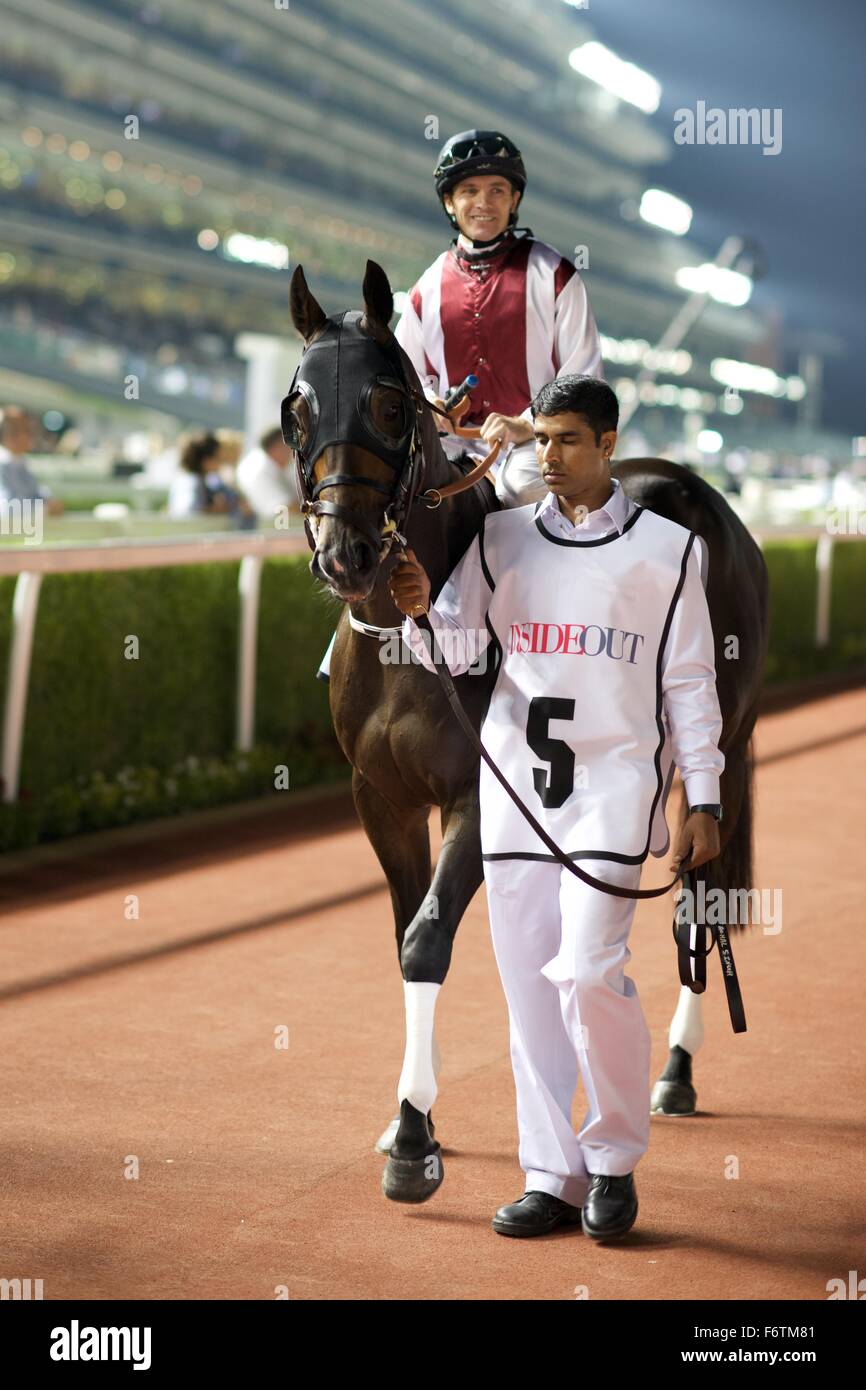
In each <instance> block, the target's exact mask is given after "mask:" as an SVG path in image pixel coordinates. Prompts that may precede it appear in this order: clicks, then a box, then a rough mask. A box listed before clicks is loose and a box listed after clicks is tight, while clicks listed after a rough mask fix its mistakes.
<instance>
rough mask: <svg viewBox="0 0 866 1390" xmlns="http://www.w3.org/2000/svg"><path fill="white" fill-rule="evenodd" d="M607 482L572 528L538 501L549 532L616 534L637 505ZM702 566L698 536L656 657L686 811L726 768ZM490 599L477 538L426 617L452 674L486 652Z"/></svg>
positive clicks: (421, 646)
mask: <svg viewBox="0 0 866 1390" xmlns="http://www.w3.org/2000/svg"><path fill="white" fill-rule="evenodd" d="M611 482H612V491H611V495H610V497H609V498H608V500H607V502H606V503H605V504H604V506H602V507H599V508H598V509H597V510H595V511H592V512H590V513H589V515H588V516H587V517H586V519H585V521H583V522H580V523H578V524H577V525H575V524H573V523H572V522H570V521H569V520H568V518H567V517H566V516H565V515H564V513H563V512H562V511H561V509H560V506H559V500H558V498H557V497H556V494H555V493H552V492H548V493H547V495H546V497H545V498H544V500H543V501H542V502H541V504H540V507H539V512H538V515H539V516H540V517H541V519H542V520H543V521H544V523H545V525H547V526H548V528H549V529H550V530H554V529H557V530H559V531H560V532H561V534H562V535H563V537H564V538H566V539H572V538H575V539H580V540H589V539H596V538H598V537H600V536H605V535H609V534H611V532H612V531H614V530H616V531H618V532H620V533H622V530H623V527H624V526H625V523H626V522H627V521H628V519H629V517H630V516H631V515H632V513H633V512H634V507H635V504H634V502H632V501H631V499H630V498H629V497H627V496H626V494H625V493H624V492H623V489H622V485H621V483H620V482H619V480H618V479H616V478H613V479H611ZM587 553H589V554H591V551H590V552H587ZM581 554H582V552H581V551H580V550H576V551H575V563H576V565H579V564H580V560H581ZM702 561H703V556H702V542H701V540H700V537H696V538H695V541H694V545H693V547H692V553H691V555H690V556H689V560H688V564H687V567H686V578H685V583H684V585H683V588H682V592H681V593H680V597H679V600H678V602H677V605H676V608H675V610H674V615H673V621H672V623H671V628H670V632H669V634H668V639H667V642H666V644H665V650H664V655H663V658H662V691H663V701H664V715H665V720H666V723H667V726H668V730H669V737H670V751H671V753H672V756H673V759H674V761H675V762H676V765H677V767H678V768H679V770H680V775H681V776H682V779H683V783H684V786H685V790H686V796H687V799H688V802H689V805H691V806H695V805H700V804H702V803H717V802H719V801H720V800H721V795H720V790H719V785H720V783H719V779H720V776H721V773H722V771H723V769H724V764H725V760H724V755H723V754H722V753H720V751H719V748H718V739H719V736H720V734H721V729H722V719H721V712H720V709H719V701H718V694H717V691H716V679H715V652H714V644H713V633H712V627H711V625H710V622H709V616H708V610H707V601H706V595H705V593H704V587H703V583H702V580H701V568H702ZM491 596H492V591H491V588H490V585H489V584H488V581H487V578H486V577H485V574H484V571H483V568H482V563H481V551H480V546H479V538H478V537H477V536H476V537H475V539H474V540H473V541H472V543H471V545H470V546H469V548H468V550H467V551H466V553H465V554H464V556H463V557H462V559H461V560H460V561H459V562H458V563H457V565H456V566H455V568H454V570H453V571H452V573H451V575H450V577H449V578H448V580H446V582H445V584H444V586H443V588H442V590H441V592H440V593H439V596H438V597H437V599H436V602H435V603H432V604H431V605H430V609H429V611H428V614H427V617H428V618H429V621H430V625H431V627H432V628H433V629H434V631H435V632H436V634H437V637H438V636H439V634H440V633H443V634H446V644H443V652H444V653H445V655H446V656H447V657H448V668H449V670H450V671H451V674H452V675H454V676H457V675H461V674H462V673H463V672H464V671H467V670H468V669H469V667H470V666H471V665H473V664H474V662H475V660H476V659H477V658H478V657H479V656H480V655H481V653H482V652H484V651H485V650H486V649H487V646H488V644H489V641H490V633H489V631H488V629H487V626H486V624H485V615H486V613H487V609H488V606H489V604H490V599H491ZM461 633H471V634H472V640H471V641H470V642H468V643H467V642H461V641H460V640H459V634H461ZM402 636H403V640H404V641H405V642H406V643H407V644H408V645H409V646H410V647H411V649H412V651H413V652H414V653H415V655H416V656H417V657H418V658H419V659H420V660H421V661H422V663H423V665H424V666H425V667H426V668H427V670H428V671H431V672H433V670H434V668H433V665H432V662H431V661H430V658H429V655H428V652H427V647H426V643H425V641H424V637H423V635H422V633H421V632H420V631H419V629H418V628H417V626H416V625H415V623H414V622H413V621H412V619H411V618H410V617H408V616H407V617H406V618H405V620H404V622H403V627H402ZM461 649H462V650H461ZM455 651H456V652H458V653H459V658H458V659H457V660H455V661H453V662H452V661H451V659H450V654H451V653H452V652H455Z"/></svg>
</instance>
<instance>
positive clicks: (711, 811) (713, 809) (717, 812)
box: [689, 803, 725, 820]
mask: <svg viewBox="0 0 866 1390" xmlns="http://www.w3.org/2000/svg"><path fill="white" fill-rule="evenodd" d="M695 811H706V813H707V815H708V816H712V817H713V818H714V819H715V820H721V819H722V817H723V816H724V814H725V812H724V808H723V807H722V806H721V805H719V804H716V803H713V804H712V805H701V806H690V807H689V815H690V816H691V815H693V814H694V813H695Z"/></svg>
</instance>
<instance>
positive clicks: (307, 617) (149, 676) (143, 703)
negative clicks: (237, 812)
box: [0, 556, 349, 849]
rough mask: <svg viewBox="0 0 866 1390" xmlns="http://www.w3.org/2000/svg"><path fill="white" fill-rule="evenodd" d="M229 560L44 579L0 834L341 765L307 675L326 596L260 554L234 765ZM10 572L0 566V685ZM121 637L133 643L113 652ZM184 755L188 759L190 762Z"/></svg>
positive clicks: (338, 769)
mask: <svg viewBox="0 0 866 1390" xmlns="http://www.w3.org/2000/svg"><path fill="white" fill-rule="evenodd" d="M238 569H239V566H238V564H236V563H234V564H227V563H222V564H219V563H214V564H206V565H187V566H174V567H171V568H168V569H158V570H157V569H154V570H130V571H119V572H115V573H95V572H94V573H83V574H70V575H47V576H46V577H45V579H44V580H43V584H42V592H41V595H40V601H39V613H38V617H37V623H36V633H35V637H34V645H33V664H32V669H31V677H30V691H29V699H28V708H27V722H26V726H25V737H24V747H23V751H22V763H21V793H20V801H19V803H18V804H17V805H16V806H14V807H3V808H2V809H0V848H7V849H8V848H12V847H18V846H21V845H27V844H32V843H35V842H36V841H37V840H40V839H50V838H55V837H57V836H58V835H63V834H70V833H73V831H74V830H77V829H91V828H97V827H98V826H101V825H108V824H124V823H126V822H127V821H130V820H135V819H140V818H142V817H143V816H145V815H148V814H150V815H156V814H170V813H172V812H179V811H183V810H187V809H190V808H193V807H196V806H201V805H212V804H215V803H218V802H220V801H226V800H232V799H238V798H241V797H243V796H252V795H257V794H260V793H264V792H266V791H267V790H268V789H272V787H273V777H274V772H273V770H274V767H275V766H276V765H278V764H280V765H283V764H284V765H285V766H286V767H287V769H288V773H289V784H290V787H291V788H293V789H296V788H299V787H302V786H305V785H309V784H310V783H314V782H324V781H330V780H333V779H334V778H337V777H345V776H348V774H349V767H348V764H347V762H346V759H345V758H344V756H343V753H342V751H341V749H340V747H339V745H338V743H337V740H336V738H335V736H334V732H333V728H332V724H331V716H330V709H329V705H328V689H327V686H326V685H325V684H323V682H322V681H318V680H316V679H315V673H316V669H317V667H318V664H319V662H320V661H321V659H322V656H323V654H324V651H325V648H326V646H327V644H328V641H329V640H330V636H331V633H332V632H333V629H334V626H335V623H336V620H337V617H338V616H339V611H340V605H339V604H338V603H337V602H336V601H335V600H327V599H323V598H322V597H321V596H319V595H318V594H317V593H316V591H315V589H314V586H313V584H312V581H311V578H310V574H309V567H308V562H307V560H306V557H303V556H299V557H291V558H288V559H286V560H284V561H283V560H280V561H272V562H271V561H269V562H268V563H267V564H266V565H265V566H264V568H263V573H262V593H261V607H260V614H259V652H258V662H259V664H258V686H257V719H256V740H257V742H256V748H255V750H254V752H253V754H252V755H251V757H250V758H249V759H248V760H247V762H246V763H245V764H244V765H239V763H238V759H237V756H236V755H235V754H234V753H233V743H234V725H235V681H236V663H237V640H238V620H239V604H238V591H237V584H238ZM14 584H15V581H14V579H2V580H0V678H2V680H3V682H4V687H5V676H6V665H7V660H8V651H9V640H10V628H11V605H12V596H13V590H14ZM133 636H134V637H135V638H137V640H138V656H137V658H136V659H128V658H127V656H126V655H125V652H126V650H127V649H128V639H129V638H130V637H133ZM189 759H199V760H200V761H201V766H200V767H199V768H198V769H197V770H196V771H195V772H193V771H190V770H188V760H189ZM182 765H183V766H184V768H185V770H184V772H183V774H182V775H179V774H178V768H180V767H181V766H182ZM125 780H130V781H131V784H132V785H130V786H125V785H124V782H125ZM85 788H86V789H87V794H86V795H85V794H84V789H85ZM166 788H168V790H166ZM88 798H89V801H88ZM86 801H87V802H88V805H87V806H85V805H84V803H85V802H86ZM76 807H77V808H78V809H77V810H76Z"/></svg>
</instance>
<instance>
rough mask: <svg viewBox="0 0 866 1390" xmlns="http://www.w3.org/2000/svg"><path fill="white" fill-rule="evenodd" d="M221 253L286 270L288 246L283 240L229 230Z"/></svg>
mask: <svg viewBox="0 0 866 1390" xmlns="http://www.w3.org/2000/svg"><path fill="white" fill-rule="evenodd" d="M223 253H224V255H226V256H228V257H229V259H230V260H233V261H244V262H245V263H246V264H247V265H262V266H266V267H267V269H269V270H286V269H287V268H288V264H289V248H288V246H286V244H285V243H284V242H282V241H273V240H272V239H271V238H270V237H259V236H249V235H248V234H247V233H246V232H231V233H230V234H229V235H228V236H227V237H225V238H224V239H223Z"/></svg>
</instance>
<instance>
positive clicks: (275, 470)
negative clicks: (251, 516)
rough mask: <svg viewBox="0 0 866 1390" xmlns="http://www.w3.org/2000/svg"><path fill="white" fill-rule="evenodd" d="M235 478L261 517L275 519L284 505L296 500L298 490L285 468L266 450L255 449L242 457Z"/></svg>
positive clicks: (286, 505)
mask: <svg viewBox="0 0 866 1390" xmlns="http://www.w3.org/2000/svg"><path fill="white" fill-rule="evenodd" d="M235 480H236V482H237V485H238V487H239V488H240V490H241V492H242V493H243V495H244V497H245V498H246V499H247V501H248V502H249V504H250V506H251V507H252V509H253V511H254V512H255V513H256V514H257V515H258V516H266V517H269V518H270V519H271V520H272V519H273V517H274V515H275V513H276V512H278V511H279V510H280V508H282V507H288V506H291V505H292V502H293V501H295V500H296V499H295V489H294V487H293V485H292V484H291V483H290V481H289V478H288V477H287V475H286V472H285V470H284V469H282V468H281V467H280V465H279V464H278V463H277V461H276V459H272V458H271V456H270V454H268V453H266V452H265V450H264V449H259V448H256V449H251V450H250V452H249V453H248V454H245V455H244V457H243V458H242V459H241V461H240V463H239V464H238V466H237V469H236V471H235Z"/></svg>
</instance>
